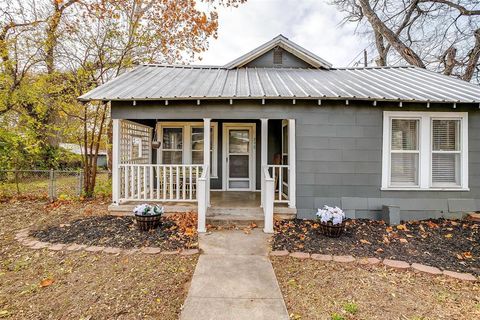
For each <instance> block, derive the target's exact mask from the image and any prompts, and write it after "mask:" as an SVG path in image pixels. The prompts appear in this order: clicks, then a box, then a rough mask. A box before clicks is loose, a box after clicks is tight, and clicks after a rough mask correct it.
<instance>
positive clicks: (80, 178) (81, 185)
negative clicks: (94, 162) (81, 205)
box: [78, 170, 83, 197]
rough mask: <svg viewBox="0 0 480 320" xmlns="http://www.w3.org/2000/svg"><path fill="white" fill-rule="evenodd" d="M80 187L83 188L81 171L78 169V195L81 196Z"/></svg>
mask: <svg viewBox="0 0 480 320" xmlns="http://www.w3.org/2000/svg"><path fill="white" fill-rule="evenodd" d="M82 189H83V171H82V170H80V171H78V196H79V197H81V196H82Z"/></svg>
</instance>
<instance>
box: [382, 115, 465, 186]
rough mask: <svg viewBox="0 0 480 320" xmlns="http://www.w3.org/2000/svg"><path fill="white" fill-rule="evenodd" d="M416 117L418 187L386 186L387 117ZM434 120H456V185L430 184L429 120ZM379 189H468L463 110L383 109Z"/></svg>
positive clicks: (387, 166) (430, 121)
mask: <svg viewBox="0 0 480 320" xmlns="http://www.w3.org/2000/svg"><path fill="white" fill-rule="evenodd" d="M392 118H395V119H419V141H418V143H419V150H420V153H419V172H418V180H419V181H418V182H419V183H418V186H412V187H408V186H405V187H400V186H393V187H392V186H390V169H391V166H390V160H391V157H390V153H391V119H392ZM436 119H455V120H457V119H458V120H460V159H461V160H460V163H461V167H460V185H459V186H456V187H454V186H445V187H441V186H433V185H432V163H431V161H432V160H431V156H432V142H431V140H432V132H431V123H432V120H436ZM381 190H401V191H404V190H414V191H469V190H470V189H469V188H468V113H467V112H416V111H384V112H383V148H382V187H381Z"/></svg>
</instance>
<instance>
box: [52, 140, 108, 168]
mask: <svg viewBox="0 0 480 320" xmlns="http://www.w3.org/2000/svg"><path fill="white" fill-rule="evenodd" d="M60 148H63V149H65V150H68V151H70V152H72V153H74V154H78V155H80V156H81V155H83V154H84V153H85V149H84V148H83V147H82V146H80V145H79V144H76V143H60ZM88 154H89V156H90V157H93V152H92V151H91V150H90V148H88ZM107 166H108V154H107V151H105V150H98V155H97V167H101V168H106V167H107Z"/></svg>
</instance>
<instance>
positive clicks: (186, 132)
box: [157, 121, 218, 179]
mask: <svg viewBox="0 0 480 320" xmlns="http://www.w3.org/2000/svg"><path fill="white" fill-rule="evenodd" d="M210 127H211V128H212V129H213V132H212V136H211V138H210V139H211V141H210V144H211V146H212V159H210V162H211V165H212V174H211V177H210V178H211V179H218V165H217V163H218V153H217V150H218V123H217V122H212V123H211V125H210ZM163 128H182V129H183V152H182V162H183V164H192V128H203V121H199V122H178V121H174V122H170V121H167V122H157V132H158V136H159V137H158V139H159V141H162V144H161V145H160V148H158V150H157V162H158V163H161V161H162V151H163Z"/></svg>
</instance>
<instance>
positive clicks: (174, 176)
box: [119, 164, 204, 202]
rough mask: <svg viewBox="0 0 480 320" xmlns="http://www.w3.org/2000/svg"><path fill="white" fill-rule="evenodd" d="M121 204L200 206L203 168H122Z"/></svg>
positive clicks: (139, 165)
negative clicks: (198, 202)
mask: <svg viewBox="0 0 480 320" xmlns="http://www.w3.org/2000/svg"><path fill="white" fill-rule="evenodd" d="M119 171H120V172H119V175H120V183H121V186H120V201H121V202H125V201H139V200H142V201H172V202H175V201H178V202H196V201H197V197H198V187H197V184H198V181H199V178H200V177H201V176H202V173H203V172H204V168H203V166H202V165H162V164H120V165H119Z"/></svg>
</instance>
